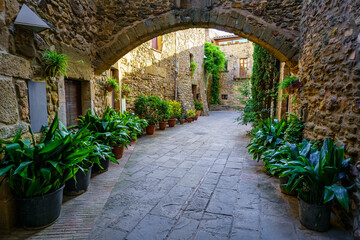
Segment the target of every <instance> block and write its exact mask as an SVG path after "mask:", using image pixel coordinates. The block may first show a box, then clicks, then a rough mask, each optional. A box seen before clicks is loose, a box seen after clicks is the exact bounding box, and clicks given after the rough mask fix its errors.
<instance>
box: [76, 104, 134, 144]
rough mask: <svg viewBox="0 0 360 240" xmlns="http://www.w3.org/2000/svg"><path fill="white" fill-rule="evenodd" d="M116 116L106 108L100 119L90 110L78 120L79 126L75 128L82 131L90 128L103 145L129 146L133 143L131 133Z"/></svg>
mask: <svg viewBox="0 0 360 240" xmlns="http://www.w3.org/2000/svg"><path fill="white" fill-rule="evenodd" d="M115 115H116V113H115V112H114V110H112V109H111V108H109V107H107V108H106V110H105V112H104V114H103V116H102V118H99V117H98V115H97V114H95V115H93V114H92V113H91V110H89V111H87V113H86V114H85V116H82V117H80V118H79V119H78V125H77V126H75V128H78V129H82V128H83V127H85V126H88V129H89V130H90V131H91V132H92V133H94V134H95V136H96V140H98V141H99V142H100V143H101V144H104V145H107V146H110V147H113V146H127V145H128V144H129V143H130V141H131V138H130V136H129V131H128V129H127V127H126V126H124V125H122V123H121V121H120V119H119V118H117V117H114V116H115Z"/></svg>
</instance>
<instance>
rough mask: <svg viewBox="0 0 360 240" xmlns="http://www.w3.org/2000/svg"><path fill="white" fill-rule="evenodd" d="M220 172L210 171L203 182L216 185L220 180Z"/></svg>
mask: <svg viewBox="0 0 360 240" xmlns="http://www.w3.org/2000/svg"><path fill="white" fill-rule="evenodd" d="M219 177H220V174H219V173H211V172H210V173H208V174H207V175H206V177H205V178H204V181H203V184H213V185H216V184H217V183H218V181H219Z"/></svg>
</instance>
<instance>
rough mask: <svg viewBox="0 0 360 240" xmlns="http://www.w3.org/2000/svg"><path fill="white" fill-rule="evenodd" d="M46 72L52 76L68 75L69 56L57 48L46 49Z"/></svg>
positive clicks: (44, 56) (44, 60)
mask: <svg viewBox="0 0 360 240" xmlns="http://www.w3.org/2000/svg"><path fill="white" fill-rule="evenodd" d="M42 60H43V64H44V66H45V72H46V73H47V74H48V75H49V76H50V77H61V76H66V77H67V70H68V69H69V57H68V56H67V55H66V54H63V53H60V54H59V53H57V52H56V50H54V51H51V50H45V51H44V52H43V55H42Z"/></svg>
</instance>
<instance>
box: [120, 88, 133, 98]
mask: <svg viewBox="0 0 360 240" xmlns="http://www.w3.org/2000/svg"><path fill="white" fill-rule="evenodd" d="M130 93H131V88H130V87H129V86H126V85H121V95H122V96H124V97H128V96H129V94H130Z"/></svg>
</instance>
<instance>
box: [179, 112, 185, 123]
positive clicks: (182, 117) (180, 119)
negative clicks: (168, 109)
mask: <svg viewBox="0 0 360 240" xmlns="http://www.w3.org/2000/svg"><path fill="white" fill-rule="evenodd" d="M179 122H180V124H184V122H185V114H181V115H180V117H179Z"/></svg>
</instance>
